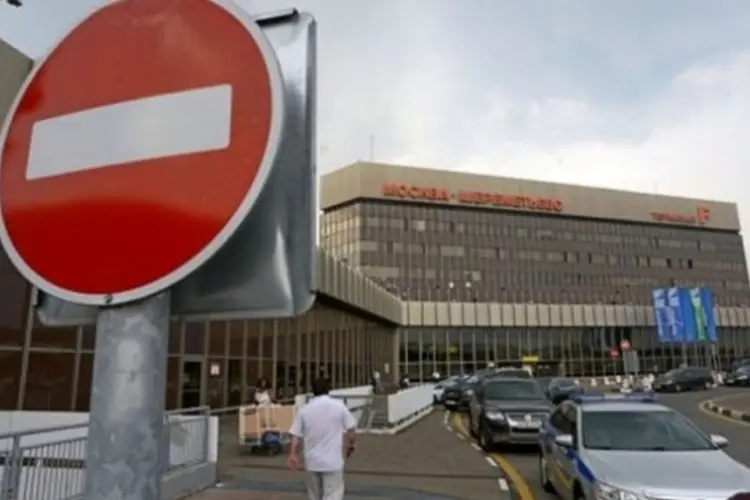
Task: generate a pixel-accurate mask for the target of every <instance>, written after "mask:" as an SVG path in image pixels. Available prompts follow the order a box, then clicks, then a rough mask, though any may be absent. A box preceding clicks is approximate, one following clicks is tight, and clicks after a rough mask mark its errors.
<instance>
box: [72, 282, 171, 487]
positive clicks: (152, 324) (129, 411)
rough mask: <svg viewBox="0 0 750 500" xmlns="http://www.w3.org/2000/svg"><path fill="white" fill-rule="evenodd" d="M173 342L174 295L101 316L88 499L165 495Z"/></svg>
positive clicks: (93, 386)
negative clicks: (166, 414)
mask: <svg viewBox="0 0 750 500" xmlns="http://www.w3.org/2000/svg"><path fill="white" fill-rule="evenodd" d="M168 343H169V293H168V292H163V293H160V294H158V295H155V296H152V297H149V298H146V299H143V300H141V301H138V302H133V303H131V304H127V305H124V306H118V307H110V308H105V309H102V310H101V312H100V313H99V317H98V319H97V323H96V348H95V350H94V374H93V381H92V384H91V412H90V417H89V418H90V422H89V437H88V440H87V442H86V490H85V492H86V493H85V496H84V498H86V499H87V500H88V499H91V500H94V499H96V500H104V499H118V500H120V499H122V500H126V499H127V500H160V499H161V484H162V475H163V473H164V470H165V467H166V465H168V464H164V463H163V460H164V458H165V453H163V452H162V451H163V450H162V445H163V443H164V441H165V440H164V439H163V436H164V432H165V430H166V432H168V431H169V429H164V394H165V392H166V388H167V366H166V365H167V347H168ZM167 456H168V455H167Z"/></svg>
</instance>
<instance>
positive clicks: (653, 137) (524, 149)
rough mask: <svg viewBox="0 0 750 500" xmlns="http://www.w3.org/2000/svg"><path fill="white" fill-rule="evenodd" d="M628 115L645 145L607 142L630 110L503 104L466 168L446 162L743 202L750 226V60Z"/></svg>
mask: <svg viewBox="0 0 750 500" xmlns="http://www.w3.org/2000/svg"><path fill="white" fill-rule="evenodd" d="M433 102H434V101H433ZM430 115H431V116H436V113H435V112H432V113H430ZM625 115H627V116H629V119H630V120H633V121H634V124H631V125H634V126H635V127H637V128H638V129H640V130H642V131H643V132H644V133H643V134H642V135H641V136H640V137H638V136H636V137H635V138H631V139H627V138H611V139H606V138H605V139H600V140H597V139H595V137H596V136H597V135H599V134H600V129H601V128H609V129H610V130H617V129H618V126H626V125H628V124H623V123H622V116H623V110H621V109H606V108H597V107H596V106H594V105H592V104H589V103H587V102H585V101H581V100H566V99H564V98H550V99H547V100H545V101H526V102H523V101H522V102H518V101H514V100H513V99H512V98H511V97H509V96H502V97H497V98H495V100H494V102H493V103H492V105H491V106H489V107H488V108H487V111H486V113H485V114H484V115H483V116H482V117H479V119H478V120H477V127H476V129H475V135H474V137H468V136H467V144H469V145H470V147H467V148H466V149H465V150H464V151H462V152H461V154H460V155H459V156H460V158H459V159H458V161H457V162H455V163H453V164H445V163H442V162H437V163H442V165H441V166H442V167H444V168H450V169H452V170H461V171H472V172H482V173H491V174H497V175H512V176H522V177H531V178H540V179H545V180H550V181H559V182H572V183H579V184H586V185H593V186H604V187H614V188H624V189H634V190H647V191H650V190H654V189H657V190H658V191H659V192H660V193H665V194H676V195H687V196H695V197H704V198H716V199H722V200H731V201H737V202H739V203H740V207H741V209H742V218H743V221H744V223H745V224H744V225H745V227H750V212H749V210H750V190H749V189H748V186H749V185H750V168H748V164H750V141H748V140H747V138H746V137H747V132H746V123H747V122H748V116H750V53H738V54H733V55H731V56H728V57H726V58H723V59H722V60H720V61H712V62H709V63H706V64H701V65H696V66H693V67H691V68H689V69H686V70H685V71H683V72H681V73H679V74H678V75H676V76H675V77H674V78H673V79H672V81H671V83H670V85H668V86H667V87H666V88H665V90H664V91H663V92H662V93H661V94H660V95H658V96H656V97H655V98H653V99H652V100H650V102H644V103H641V105H639V106H638V107H637V109H631V110H629V111H627V112H625ZM509 131H512V134H511V135H512V137H513V139H508V132H509ZM587 137H590V138H587ZM441 140H442V138H441V137H433V138H432V140H431V141H429V143H428V144H425V142H424V141H422V142H421V143H419V144H415V147H413V148H411V149H410V150H409V151H408V153H407V154H405V155H398V156H394V157H393V158H392V159H393V160H394V161H401V160H403V159H404V158H409V159H410V160H412V161H413V162H414V163H416V164H420V165H430V164H431V163H432V162H433V161H434V160H435V156H436V151H440V150H441ZM416 146H419V147H416ZM437 154H439V153H437Z"/></svg>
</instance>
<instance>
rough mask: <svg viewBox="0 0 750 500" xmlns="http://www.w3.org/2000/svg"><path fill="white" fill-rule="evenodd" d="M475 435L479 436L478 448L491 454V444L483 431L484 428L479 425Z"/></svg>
mask: <svg viewBox="0 0 750 500" xmlns="http://www.w3.org/2000/svg"><path fill="white" fill-rule="evenodd" d="M477 434H479V447H480V448H482V449H483V450H484V451H486V452H488V453H489V452H491V451H492V443H491V442H490V440H489V439H487V432H486V431H485V430H484V426H483V425H482V424H479V430H478V431H477Z"/></svg>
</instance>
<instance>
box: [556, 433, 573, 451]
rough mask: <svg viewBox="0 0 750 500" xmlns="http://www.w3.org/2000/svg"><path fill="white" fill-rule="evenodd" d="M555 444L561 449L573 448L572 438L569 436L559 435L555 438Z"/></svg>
mask: <svg viewBox="0 0 750 500" xmlns="http://www.w3.org/2000/svg"><path fill="white" fill-rule="evenodd" d="M555 444H557V445H558V446H562V447H563V448H572V447H573V436H572V435H571V434H560V435H559V436H556V437H555Z"/></svg>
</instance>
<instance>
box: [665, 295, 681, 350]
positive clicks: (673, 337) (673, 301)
mask: <svg viewBox="0 0 750 500" xmlns="http://www.w3.org/2000/svg"><path fill="white" fill-rule="evenodd" d="M667 331H668V332H669V335H668V336H669V339H670V341H672V342H680V343H682V342H685V323H684V321H683V313H682V304H681V303H680V289H679V288H676V287H672V288H668V289H667Z"/></svg>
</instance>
